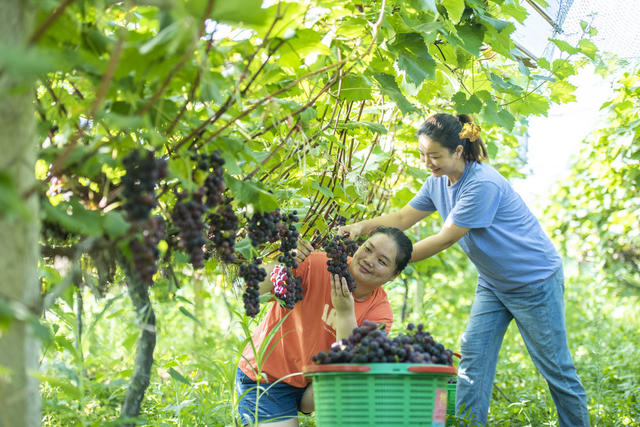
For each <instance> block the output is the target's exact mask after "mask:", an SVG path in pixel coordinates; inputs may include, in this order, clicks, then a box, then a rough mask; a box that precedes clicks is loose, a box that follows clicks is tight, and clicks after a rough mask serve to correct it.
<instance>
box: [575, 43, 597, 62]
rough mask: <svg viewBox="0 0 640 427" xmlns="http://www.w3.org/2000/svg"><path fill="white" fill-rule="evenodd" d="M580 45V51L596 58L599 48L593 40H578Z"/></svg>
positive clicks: (591, 57)
mask: <svg viewBox="0 0 640 427" xmlns="http://www.w3.org/2000/svg"><path fill="white" fill-rule="evenodd" d="M578 47H579V48H580V52H582V53H583V54H584V55H585V56H587V57H589V58H590V59H595V57H596V53H597V52H598V48H597V47H596V45H595V44H593V42H592V41H591V40H587V39H582V40H580V41H579V42H578Z"/></svg>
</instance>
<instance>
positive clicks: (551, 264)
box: [409, 162, 562, 292]
mask: <svg viewBox="0 0 640 427" xmlns="http://www.w3.org/2000/svg"><path fill="white" fill-rule="evenodd" d="M409 204H410V205H411V206H412V207H413V208H415V209H418V210H421V211H428V212H434V211H438V212H439V213H440V215H441V216H442V218H443V219H444V220H445V221H446V220H447V219H450V220H451V222H453V223H454V224H455V225H458V226H460V227H465V228H470V229H471V230H469V232H468V233H466V234H465V235H464V236H463V237H462V238H461V239H460V240H459V241H458V243H459V244H460V246H461V247H462V249H463V250H464V252H465V253H466V254H467V256H468V257H469V259H470V260H471V262H473V263H474V264H475V266H476V268H477V269H478V283H479V284H480V285H482V286H485V287H487V288H489V289H494V290H497V291H502V292H513V291H516V290H518V291H524V290H526V289H531V288H535V287H537V286H538V285H539V284H540V283H542V282H543V281H544V280H545V279H547V278H549V277H550V276H551V274H553V273H554V272H555V271H556V270H557V269H558V268H559V267H560V266H561V265H562V259H561V258H560V256H559V255H558V252H557V251H556V249H555V248H554V246H553V243H552V242H551V239H549V237H548V236H547V235H546V233H545V232H544V230H543V229H542V227H541V226H540V223H539V222H538V220H537V219H536V217H535V216H534V215H533V214H532V213H531V211H530V210H529V208H528V207H527V205H526V204H525V203H524V201H523V200H522V198H521V197H520V195H519V194H518V193H516V192H515V191H514V190H513V188H512V187H511V185H509V183H508V182H507V180H506V179H505V178H504V177H503V176H502V175H500V174H499V173H498V171H496V170H495V169H494V168H492V167H491V166H489V165H487V164H484V163H477V162H467V165H466V167H465V170H464V172H463V174H462V176H461V177H460V179H459V180H458V181H457V182H456V183H455V184H453V185H449V178H448V177H447V176H444V175H443V176H441V177H433V176H431V177H429V178H427V180H426V182H425V183H424V185H423V186H422V188H421V189H420V191H419V192H418V194H416V195H415V197H414V198H413V199H412V200H411V201H410V202H409Z"/></svg>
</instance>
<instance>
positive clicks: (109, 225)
mask: <svg viewBox="0 0 640 427" xmlns="http://www.w3.org/2000/svg"><path fill="white" fill-rule="evenodd" d="M103 221H104V230H105V231H106V232H107V235H108V236H109V238H111V239H117V238H118V237H120V236H124V235H125V234H126V233H127V231H129V228H130V227H131V224H129V223H128V222H127V221H126V220H125V219H124V216H123V215H122V213H120V212H118V211H110V212H107V213H106V214H105V215H104V218H103Z"/></svg>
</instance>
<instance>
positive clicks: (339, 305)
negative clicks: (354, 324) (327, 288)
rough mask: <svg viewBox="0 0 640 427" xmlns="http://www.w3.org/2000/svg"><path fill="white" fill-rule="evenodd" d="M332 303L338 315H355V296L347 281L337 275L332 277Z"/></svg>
mask: <svg viewBox="0 0 640 427" xmlns="http://www.w3.org/2000/svg"><path fill="white" fill-rule="evenodd" d="M331 303H332V304H333V308H335V309H336V311H337V312H338V313H345V312H346V313H353V309H354V301H353V295H352V294H351V291H349V286H348V285H347V280H346V279H345V278H344V277H340V276H338V275H337V274H332V275H331Z"/></svg>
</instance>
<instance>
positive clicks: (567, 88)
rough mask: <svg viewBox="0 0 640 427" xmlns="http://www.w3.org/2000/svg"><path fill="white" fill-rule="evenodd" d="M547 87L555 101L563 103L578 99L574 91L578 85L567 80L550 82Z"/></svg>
mask: <svg viewBox="0 0 640 427" xmlns="http://www.w3.org/2000/svg"><path fill="white" fill-rule="evenodd" d="M547 87H548V89H549V90H550V98H551V100H552V101H553V102H557V103H563V102H574V101H576V96H575V95H574V93H573V92H574V91H575V90H576V87H575V86H574V85H572V84H571V83H569V82H568V81H566V80H558V81H556V82H553V83H549V85H548V86H547Z"/></svg>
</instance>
